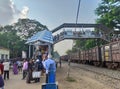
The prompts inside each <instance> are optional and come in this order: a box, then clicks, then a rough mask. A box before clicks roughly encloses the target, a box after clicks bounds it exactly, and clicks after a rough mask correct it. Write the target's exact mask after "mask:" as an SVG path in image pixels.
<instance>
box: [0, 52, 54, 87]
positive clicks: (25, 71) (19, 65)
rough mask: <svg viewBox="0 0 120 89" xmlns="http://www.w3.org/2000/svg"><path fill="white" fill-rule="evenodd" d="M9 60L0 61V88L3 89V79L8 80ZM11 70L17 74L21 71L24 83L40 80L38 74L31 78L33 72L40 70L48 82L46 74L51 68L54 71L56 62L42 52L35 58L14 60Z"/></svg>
mask: <svg viewBox="0 0 120 89" xmlns="http://www.w3.org/2000/svg"><path fill="white" fill-rule="evenodd" d="M10 64H11V63H10V62H9V61H8V60H6V61H4V62H3V61H1V62H0V88H2V89H4V80H6V79H7V80H9V79H10V76H9V71H10ZM12 66H13V67H12V72H13V74H14V75H17V74H18V73H19V72H22V80H26V83H31V82H32V81H34V82H40V76H39V77H36V78H33V72H34V71H37V72H41V73H45V74H46V83H47V82H48V74H49V71H50V70H51V69H52V70H53V71H54V72H55V71H56V63H55V61H54V60H53V59H52V57H51V55H48V54H42V55H38V56H37V57H36V59H24V60H23V61H22V62H20V61H14V62H13V63H12Z"/></svg>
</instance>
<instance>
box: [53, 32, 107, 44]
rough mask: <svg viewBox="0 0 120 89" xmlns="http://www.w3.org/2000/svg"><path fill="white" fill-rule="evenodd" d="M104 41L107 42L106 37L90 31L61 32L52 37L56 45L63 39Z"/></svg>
mask: <svg viewBox="0 0 120 89" xmlns="http://www.w3.org/2000/svg"><path fill="white" fill-rule="evenodd" d="M81 38H84V39H98V38H101V39H104V40H106V41H109V39H108V38H107V36H106V35H105V34H103V33H101V32H94V31H90V30H86V31H62V32H61V33H59V34H57V35H55V36H54V43H57V42H59V41H61V40H64V39H81Z"/></svg>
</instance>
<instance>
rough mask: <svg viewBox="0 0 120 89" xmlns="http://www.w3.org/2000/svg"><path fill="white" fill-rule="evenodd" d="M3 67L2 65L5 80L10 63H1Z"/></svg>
mask: <svg viewBox="0 0 120 89" xmlns="http://www.w3.org/2000/svg"><path fill="white" fill-rule="evenodd" d="M3 65H4V80H6V76H7V79H9V69H10V62H9V61H8V60H6V61H5V62H3Z"/></svg>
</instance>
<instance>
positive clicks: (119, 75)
mask: <svg viewBox="0 0 120 89" xmlns="http://www.w3.org/2000/svg"><path fill="white" fill-rule="evenodd" d="M70 67H72V68H80V69H83V70H86V71H90V72H93V73H96V74H98V75H103V76H107V77H109V78H113V79H115V80H119V81H120V71H119V70H111V69H106V68H100V67H95V66H90V65H84V64H76V63H71V64H70Z"/></svg>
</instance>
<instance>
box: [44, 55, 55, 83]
mask: <svg viewBox="0 0 120 89" xmlns="http://www.w3.org/2000/svg"><path fill="white" fill-rule="evenodd" d="M43 58H44V60H45V61H44V62H43V65H44V68H45V70H46V71H45V73H46V83H48V77H49V74H50V71H53V72H54V74H55V72H56V63H55V61H54V60H53V59H52V57H51V55H48V56H47V55H46V54H44V55H43ZM54 77H55V76H54Z"/></svg>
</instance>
